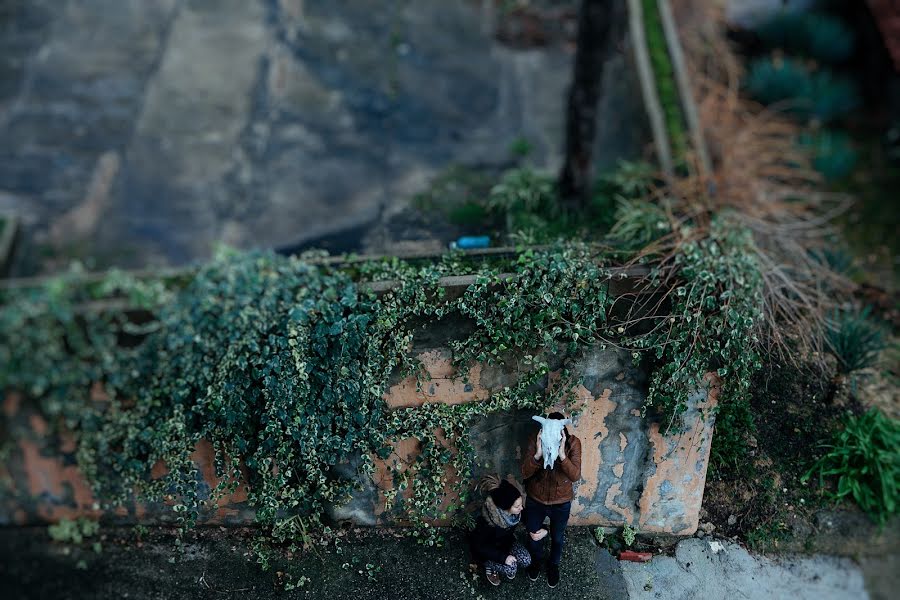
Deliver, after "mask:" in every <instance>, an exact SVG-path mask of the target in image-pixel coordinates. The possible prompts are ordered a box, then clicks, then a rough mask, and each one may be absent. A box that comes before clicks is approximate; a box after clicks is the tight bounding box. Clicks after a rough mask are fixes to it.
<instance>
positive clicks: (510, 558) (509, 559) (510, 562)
mask: <svg viewBox="0 0 900 600" xmlns="http://www.w3.org/2000/svg"><path fill="white" fill-rule="evenodd" d="M505 562H506V564H507V565H509V566H510V567H511V566H513V565H514V564H516V557H515V556H513V555H512V554H510V555H509V556H507V557H506V561H505Z"/></svg>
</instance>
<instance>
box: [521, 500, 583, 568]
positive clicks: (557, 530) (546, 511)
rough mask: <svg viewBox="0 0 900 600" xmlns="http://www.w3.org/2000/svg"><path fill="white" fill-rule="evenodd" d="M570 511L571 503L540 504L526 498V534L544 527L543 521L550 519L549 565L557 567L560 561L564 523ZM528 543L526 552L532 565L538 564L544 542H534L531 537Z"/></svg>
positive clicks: (563, 539) (567, 520) (542, 553)
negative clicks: (529, 555)
mask: <svg viewBox="0 0 900 600" xmlns="http://www.w3.org/2000/svg"><path fill="white" fill-rule="evenodd" d="M571 510H572V502H571V501H570V502H564V503H563V504H542V503H540V502H538V501H537V500H533V499H532V498H528V500H527V501H526V502H525V529H527V530H528V533H534V532H535V531H537V530H538V529H541V528H542V527H543V526H544V525H543V523H544V519H545V518H546V517H550V535H549V537H550V563H551V564H554V565H559V562H560V561H561V560H562V551H563V543H564V541H565V532H566V523H568V522H569V512H570V511H571ZM526 541H527V542H528V552H529V553H530V554H531V559H532V561H533V564H538V563H540V562H541V560H542V559H543V557H544V540H540V541H537V542H536V541H534V540H533V539H531V536H530V535H529V536H528V539H527V540H526Z"/></svg>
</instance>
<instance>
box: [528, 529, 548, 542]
mask: <svg viewBox="0 0 900 600" xmlns="http://www.w3.org/2000/svg"><path fill="white" fill-rule="evenodd" d="M528 535H530V536H531V539H533V540H534V541H535V542H539V541H541V540H542V539H544V538H545V537H547V530H546V529H538V530H537V531H535V532H534V533H531V532H529V533H528Z"/></svg>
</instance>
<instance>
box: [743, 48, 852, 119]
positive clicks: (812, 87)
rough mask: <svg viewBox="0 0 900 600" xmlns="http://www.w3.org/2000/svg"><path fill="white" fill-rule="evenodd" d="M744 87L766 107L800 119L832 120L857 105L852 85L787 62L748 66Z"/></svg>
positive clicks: (766, 61) (760, 62)
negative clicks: (771, 107)
mask: <svg viewBox="0 0 900 600" xmlns="http://www.w3.org/2000/svg"><path fill="white" fill-rule="evenodd" d="M746 87H747V91H748V92H749V94H750V95H751V96H752V97H753V98H755V99H756V100H758V101H759V102H762V103H763V104H766V105H772V104H776V103H777V104H778V105H779V106H780V107H781V108H782V109H783V110H785V111H786V112H788V113H790V114H793V115H795V116H797V117H799V118H802V119H818V120H819V121H822V122H825V123H827V122H831V121H834V120H836V119H838V118H840V117H842V116H844V115H846V114H847V113H848V112H850V111H852V110H854V109H855V108H856V107H857V106H859V103H860V96H859V91H858V90H857V88H856V84H855V83H854V82H853V81H852V80H850V79H848V78H846V77H843V76H840V75H835V74H834V73H832V72H831V71H827V70H821V71H813V70H811V69H809V68H808V67H807V66H806V65H804V64H803V63H801V62H799V61H797V60H794V59H790V58H785V59H773V58H761V59H756V60H754V61H753V62H751V63H750V67H749V70H748V74H747V80H746Z"/></svg>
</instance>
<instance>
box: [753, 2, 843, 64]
mask: <svg viewBox="0 0 900 600" xmlns="http://www.w3.org/2000/svg"><path fill="white" fill-rule="evenodd" d="M756 34H757V35H758V36H759V38H760V40H761V41H762V42H763V43H764V44H765V45H766V46H768V47H769V48H773V49H774V48H780V49H782V50H784V51H785V52H788V53H790V54H797V55H800V56H805V57H809V58H814V59H816V60H819V61H822V62H840V61H843V60H846V59H847V58H849V57H850V55H851V54H852V53H853V45H854V42H855V39H854V34H853V30H852V29H850V28H849V27H848V26H847V25H845V24H844V23H843V21H841V20H840V19H837V18H835V17H832V16H830V15H824V14H820V13H806V12H794V11H791V12H788V11H784V12H781V13H779V14H778V15H776V16H775V17H773V18H771V19H769V20H768V21H765V22H763V23H762V24H760V25H759V26H758V27H757V28H756Z"/></svg>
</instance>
